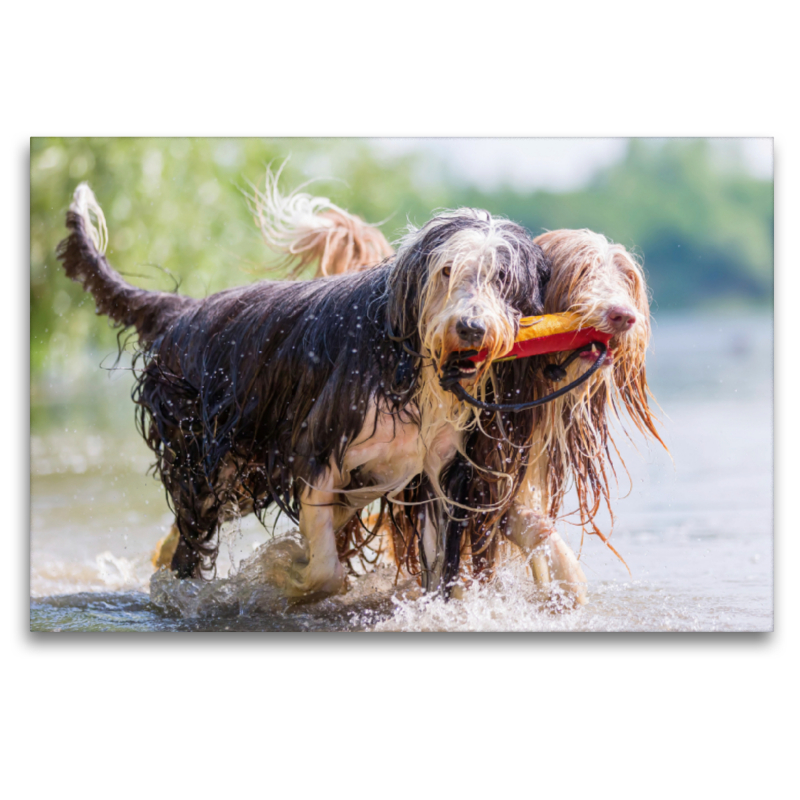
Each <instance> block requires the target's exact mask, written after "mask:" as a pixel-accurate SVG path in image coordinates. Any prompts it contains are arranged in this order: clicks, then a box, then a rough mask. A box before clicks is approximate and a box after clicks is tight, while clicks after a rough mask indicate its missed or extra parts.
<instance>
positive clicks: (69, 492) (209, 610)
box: [30, 315, 773, 631]
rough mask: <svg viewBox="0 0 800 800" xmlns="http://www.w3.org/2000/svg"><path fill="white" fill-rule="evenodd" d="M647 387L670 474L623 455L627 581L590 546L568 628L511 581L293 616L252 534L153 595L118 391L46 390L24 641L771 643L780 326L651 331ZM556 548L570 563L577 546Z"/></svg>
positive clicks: (303, 609) (141, 465)
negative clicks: (633, 635)
mask: <svg viewBox="0 0 800 800" xmlns="http://www.w3.org/2000/svg"><path fill="white" fill-rule="evenodd" d="M648 375H649V377H650V382H651V386H652V388H653V390H654V392H655V394H656V396H657V397H658V400H659V404H660V406H661V408H662V413H660V414H659V416H660V417H661V418H662V420H663V423H664V424H663V431H664V439H665V441H666V442H667V444H668V445H669V447H670V450H671V453H672V457H673V459H674V463H673V461H671V460H670V458H669V456H667V455H666V454H665V453H664V452H663V451H661V450H660V449H658V450H657V449H656V448H655V447H649V448H648V447H646V446H645V447H643V446H642V443H641V441H640V440H638V439H636V440H635V444H636V445H637V446H638V447H639V448H640V452H637V450H636V448H635V447H634V446H633V445H632V444H630V443H628V442H625V441H621V444H622V445H623V446H622V447H621V448H620V449H621V452H622V454H623V457H624V458H625V461H626V464H627V467H628V470H629V472H630V476H631V484H630V487H629V485H628V483H627V480H626V479H624V474H623V477H622V478H621V480H620V484H621V485H620V495H621V497H620V499H619V500H617V501H616V503H615V504H614V508H615V513H616V515H617V520H616V523H615V525H614V533H613V537H612V542H613V544H614V547H615V548H616V549H617V550H618V551H619V552H620V553H621V555H622V556H623V557H624V559H625V561H626V562H627V564H628V566H629V567H630V571H631V574H630V575H629V574H628V572H627V571H626V569H625V567H624V566H623V565H622V564H621V563H620V561H619V560H618V559H617V558H616V557H615V556H614V555H613V554H612V553H610V551H608V550H607V549H606V548H605V547H604V545H603V544H602V542H600V541H599V540H597V539H596V538H595V537H587V540H586V541H585V543H584V546H583V550H582V555H581V563H582V565H583V568H584V571H585V572H586V575H587V578H588V579H589V583H590V587H589V599H588V602H587V604H586V605H585V606H584V607H582V608H580V609H577V610H570V609H565V608H563V607H560V606H559V605H558V604H557V603H553V602H548V601H546V600H545V599H544V598H541V597H539V596H537V595H536V593H535V592H534V591H533V587H532V584H531V582H530V581H529V580H528V579H527V577H526V576H525V575H524V573H523V571H522V570H520V569H519V568H514V567H509V568H508V569H506V570H505V571H504V572H503V573H502V574H501V575H500V576H498V579H497V580H496V581H495V582H494V583H493V584H492V585H490V586H475V587H472V588H470V589H467V590H466V592H465V593H464V596H463V597H462V598H461V599H458V600H451V601H450V602H449V603H443V602H442V601H441V600H439V599H431V598H425V597H420V596H419V593H418V592H417V591H416V590H415V589H414V587H412V586H409V585H403V586H400V587H396V586H395V585H394V581H393V577H394V573H393V571H392V570H388V569H385V570H380V571H378V572H376V573H374V574H370V575H366V576H363V577H361V578H359V579H357V580H355V581H353V583H352V585H351V587H350V590H349V591H348V593H347V594H346V595H344V596H342V597H336V598H329V599H326V600H323V601H321V602H316V603H306V604H302V605H290V604H288V603H286V602H285V601H284V600H283V599H282V598H281V597H280V595H279V594H278V593H277V592H275V591H274V590H272V589H270V588H269V587H268V586H266V585H264V584H263V582H259V581H258V580H257V577H256V573H257V569H258V565H259V563H260V562H259V559H262V560H263V558H264V557H265V555H264V554H265V552H266V551H265V550H264V549H263V548H264V546H265V544H266V543H267V542H268V541H269V539H270V534H269V533H267V531H265V530H264V529H263V528H262V527H261V526H260V525H259V524H258V523H257V522H256V521H255V520H254V519H253V518H252V517H251V518H248V519H246V520H245V521H244V522H243V524H242V526H241V530H238V531H237V530H235V529H234V530H233V531H231V532H229V533H228V534H227V536H226V541H225V542H224V543H223V545H222V548H221V554H220V559H219V575H220V578H218V579H217V580H216V581H213V582H211V583H210V584H199V583H197V584H195V583H193V582H183V583H182V584H181V583H180V582H178V581H175V580H174V579H173V578H172V577H171V576H170V575H169V574H167V573H166V572H164V573H160V574H159V575H157V576H155V577H154V578H153V579H152V581H153V582H152V589H151V577H152V576H153V568H152V566H151V565H150V553H151V551H152V548H153V546H154V545H155V542H156V540H157V539H158V538H159V537H161V536H163V535H164V534H165V533H166V531H167V529H168V527H169V524H170V521H171V518H170V515H169V513H168V510H167V506H166V502H165V500H164V496H163V493H162V491H161V488H160V485H159V484H158V483H157V482H156V481H154V480H153V479H152V478H151V477H148V476H146V474H145V473H146V471H147V467H148V464H149V458H148V451H147V449H146V448H145V446H144V445H143V443H142V442H141V441H140V440H138V438H137V435H136V433H135V430H134V425H133V420H132V416H133V415H132V408H131V403H130V399H129V383H128V376H127V374H125V373H124V372H119V373H112V374H111V380H109V379H107V377H108V376H107V374H105V373H103V372H102V371H100V370H97V372H96V373H95V372H91V371H89V372H88V373H87V374H78V375H76V376H75V379H74V381H73V382H71V383H62V384H54V385H52V386H49V385H47V383H46V382H45V384H44V385H43V386H41V387H36V391H34V392H33V393H32V396H33V397H34V402H33V405H32V408H31V427H32V442H31V573H30V576H31V577H30V581H31V583H30V594H31V629H32V630H38V631H191V630H231V631H233V630H248V631H250V630H278V631H316V630H320V631H330V630H339V631H342V630H348V631H431V630H446V631H469V630H472V631H478V630H480V631H736V630H747V631H764V630H771V629H772V612H773V602H772V600H773V592H772V578H773V540H772V454H773V444H772V319H771V317H768V316H754V315H740V316H736V317H720V318H717V317H703V318H699V317H686V316H681V317H678V316H675V317H667V316H661V315H659V324H658V325H657V326H656V327H655V330H654V351H653V353H652V354H651V356H650V357H649V360H648ZM629 488H630V492H629V493H628V489H629ZM626 494H627V496H625V495H626ZM609 528H610V523H609V522H608V521H607V520H606V521H605V522H604V530H609ZM287 530H288V526H287V525H286V524H285V523H283V524H282V523H281V522H280V521H279V522H278V526H277V530H276V533H277V534H278V535H280V534H283V533H286V531H287ZM562 535H564V536H565V537H566V538H567V539H568V540H569V541H570V542H571V544H572V545H573V546H574V547H576V548H577V546H578V545H579V537H578V536H577V535H576V533H575V532H574V529H571V528H570V526H567V525H564V526H563V529H562ZM274 546H275V545H274V544H273V545H272V547H274ZM259 548H262V549H259ZM232 563H233V564H235V565H236V566H237V568H238V573H236V574H230V567H231V564H232ZM248 564H249V565H250V566H248Z"/></svg>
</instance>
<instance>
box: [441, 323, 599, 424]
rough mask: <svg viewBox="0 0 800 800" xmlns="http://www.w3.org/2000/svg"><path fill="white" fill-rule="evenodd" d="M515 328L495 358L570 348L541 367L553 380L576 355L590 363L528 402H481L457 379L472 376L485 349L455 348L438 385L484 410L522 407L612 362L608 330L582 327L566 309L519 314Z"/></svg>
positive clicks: (575, 383)
mask: <svg viewBox="0 0 800 800" xmlns="http://www.w3.org/2000/svg"><path fill="white" fill-rule="evenodd" d="M519 328H520V330H519V334H518V335H517V338H516V339H515V340H514V346H513V347H512V348H511V350H509V352H508V353H506V354H505V355H504V356H502V357H501V358H498V359H495V361H510V360H512V359H515V358H527V357H528V356H534V355H544V354H546V353H559V352H565V351H572V353H571V355H569V356H568V357H567V358H566V359H565V360H564V361H563V362H562V363H561V364H550V365H548V366H547V367H545V370H544V375H545V377H547V378H548V379H549V380H551V381H553V382H558V381H561V380H563V379H564V378H565V377H566V376H567V370H566V368H567V367H568V366H569V365H570V364H571V363H572V362H573V361H574V360H575V359H576V358H579V359H580V360H581V361H587V362H591V366H590V367H589V369H587V370H586V372H584V373H583V375H581V376H580V377H579V378H577V379H576V380H574V381H572V383H570V384H568V385H567V386H564V387H562V388H561V389H559V390H557V391H555V392H553V393H552V394H549V395H547V396H546V397H543V398H540V399H539V400H535V401H532V402H531V403H523V404H513V405H503V404H491V403H482V402H480V401H478V400H476V399H475V398H474V397H472V396H471V395H470V394H469V393H468V392H467V391H466V390H465V389H464V387H463V386H462V385H461V381H468V380H471V379H473V378H475V377H476V375H477V374H478V369H479V366H478V365H479V364H481V363H482V362H483V361H485V360H486V357H487V355H488V354H487V351H486V350H481V351H478V350H457V351H454V352H452V353H450V355H449V356H448V357H447V359H446V360H445V362H444V365H443V367H442V374H441V376H440V378H439V380H440V382H441V385H442V387H443V388H444V389H447V390H449V391H451V392H453V393H454V394H455V395H456V396H457V397H459V398H460V399H461V400H464V401H465V402H467V403H470V404H471V405H474V406H478V407H480V408H484V409H486V410H499V411H502V410H509V411H522V410H525V409H526V408H532V407H533V406H535V405H542V404H543V403H547V402H549V401H550V400H554V399H555V398H556V397H560V396H561V395H563V394H565V393H566V392H569V391H571V390H572V389H574V388H575V387H576V386H579V385H580V384H582V383H584V382H585V381H586V380H588V379H589V377H591V375H592V374H594V373H595V372H596V371H597V370H598V369H600V368H601V367H602V366H603V365H605V364H610V363H612V360H613V355H612V353H611V350H610V348H609V346H608V343H609V341H610V340H611V337H612V334H610V333H605V332H603V331H599V330H597V329H596V328H582V327H581V320H580V317H579V316H578V315H577V314H573V313H570V312H566V313H563V314H546V315H544V316H540V317H523V318H522V319H521V320H520V322H519Z"/></svg>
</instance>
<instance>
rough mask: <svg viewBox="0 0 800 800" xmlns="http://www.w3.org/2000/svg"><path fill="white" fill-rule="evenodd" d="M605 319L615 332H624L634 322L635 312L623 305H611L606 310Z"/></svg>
mask: <svg viewBox="0 0 800 800" xmlns="http://www.w3.org/2000/svg"><path fill="white" fill-rule="evenodd" d="M606 319H607V320H608V324H609V325H610V326H611V327H612V328H613V329H614V330H615V331H617V333H624V332H625V331H629V330H630V329H631V328H632V327H633V326H634V325H635V324H636V312H635V311H631V310H630V309H629V308H625V306H611V308H609V309H608V311H606Z"/></svg>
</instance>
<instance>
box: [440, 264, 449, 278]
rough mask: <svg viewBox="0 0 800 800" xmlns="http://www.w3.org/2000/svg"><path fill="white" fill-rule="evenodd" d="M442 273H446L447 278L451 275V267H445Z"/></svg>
mask: <svg viewBox="0 0 800 800" xmlns="http://www.w3.org/2000/svg"><path fill="white" fill-rule="evenodd" d="M442 275H444V276H445V278H449V277H450V267H445V268H444V269H443V270H442Z"/></svg>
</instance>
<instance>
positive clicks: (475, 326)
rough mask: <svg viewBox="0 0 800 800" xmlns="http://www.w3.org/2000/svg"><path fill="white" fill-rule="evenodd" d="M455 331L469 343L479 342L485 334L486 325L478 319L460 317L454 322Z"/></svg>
mask: <svg viewBox="0 0 800 800" xmlns="http://www.w3.org/2000/svg"><path fill="white" fill-rule="evenodd" d="M456 333H457V334H458V337H459V338H460V339H463V340H464V341H465V342H469V344H480V343H481V342H482V341H483V337H484V336H485V335H486V326H485V325H484V324H483V323H482V322H481V321H480V320H478V319H463V318H462V319H460V320H458V322H456Z"/></svg>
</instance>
